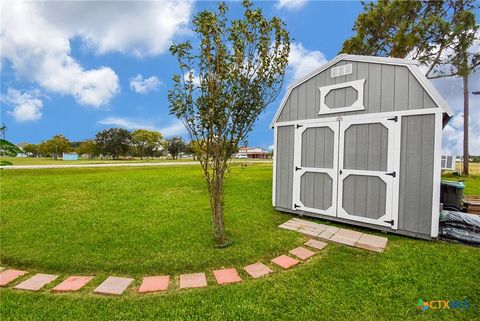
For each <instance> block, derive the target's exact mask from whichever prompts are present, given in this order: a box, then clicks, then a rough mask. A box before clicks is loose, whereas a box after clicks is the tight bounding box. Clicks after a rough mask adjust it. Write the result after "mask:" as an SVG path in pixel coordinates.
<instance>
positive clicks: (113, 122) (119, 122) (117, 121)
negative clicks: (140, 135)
mask: <svg viewBox="0 0 480 321" xmlns="http://www.w3.org/2000/svg"><path fill="white" fill-rule="evenodd" d="M99 123H100V124H102V125H107V126H116V127H122V128H126V129H148V130H158V129H157V128H155V126H154V125H153V124H151V123H148V122H143V121H136V120H132V119H129V118H124V117H107V118H105V119H102V120H100V121H99Z"/></svg>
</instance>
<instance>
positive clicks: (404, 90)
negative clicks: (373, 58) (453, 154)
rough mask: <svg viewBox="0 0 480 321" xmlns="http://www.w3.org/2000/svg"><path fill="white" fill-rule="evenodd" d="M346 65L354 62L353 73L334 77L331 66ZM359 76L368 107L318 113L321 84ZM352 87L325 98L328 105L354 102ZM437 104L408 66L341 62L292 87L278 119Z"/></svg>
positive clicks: (382, 110)
mask: <svg viewBox="0 0 480 321" xmlns="http://www.w3.org/2000/svg"><path fill="white" fill-rule="evenodd" d="M344 64H352V73H351V74H349V75H345V76H340V77H335V78H331V77H330V73H331V68H334V67H338V66H340V65H344ZM358 79H366V81H365V87H364V106H365V110H362V111H353V112H343V113H335V114H326V115H318V112H319V110H320V91H319V90H318V88H319V87H323V86H328V85H334V84H340V83H344V82H348V81H353V80H358ZM350 89H351V88H350ZM350 89H348V88H344V89H339V90H335V91H334V92H331V93H330V94H329V95H327V97H326V99H325V101H326V104H327V105H328V106H329V107H331V108H338V107H345V103H346V102H349V101H353V100H355V97H356V96H355V91H352V90H350ZM434 107H438V106H437V105H436V104H435V102H434V101H433V100H432V98H431V97H430V95H429V94H428V93H427V92H426V91H425V89H424V88H423V87H422V86H421V85H420V83H419V82H418V80H417V79H416V78H415V77H414V76H413V74H412V73H411V72H410V71H409V70H408V68H407V67H405V66H396V65H388V64H379V63H367V62H356V61H339V62H338V63H336V64H335V65H333V66H331V67H330V68H328V69H326V70H324V71H323V72H321V73H319V74H318V75H316V76H314V77H312V78H310V79H309V80H307V81H305V82H304V83H302V84H300V85H298V86H297V87H295V88H294V89H292V91H291V94H290V96H289V97H288V99H287V101H286V103H285V107H284V109H283V111H282V112H281V114H280V116H279V119H278V122H283V121H294V120H301V119H315V118H324V117H332V116H334V115H335V116H336V115H355V114H366V113H379V112H391V111H399V110H409V109H422V108H434Z"/></svg>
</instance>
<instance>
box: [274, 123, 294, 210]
mask: <svg viewBox="0 0 480 321" xmlns="http://www.w3.org/2000/svg"><path fill="white" fill-rule="evenodd" d="M277 135H278V136H277V152H278V153H277V178H276V179H277V180H276V193H277V195H276V197H275V203H276V205H277V206H278V207H283V208H291V206H292V189H293V185H292V184H293V140H294V127H293V126H280V127H278V128H277Z"/></svg>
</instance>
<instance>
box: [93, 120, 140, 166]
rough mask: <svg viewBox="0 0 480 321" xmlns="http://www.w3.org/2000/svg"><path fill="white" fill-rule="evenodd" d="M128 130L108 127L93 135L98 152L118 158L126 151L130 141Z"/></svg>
mask: <svg viewBox="0 0 480 321" xmlns="http://www.w3.org/2000/svg"><path fill="white" fill-rule="evenodd" d="M131 139H132V137H131V135H130V132H129V131H128V130H126V129H124V128H109V129H105V130H102V131H101V132H99V133H97V135H96V136H95V144H96V145H97V146H98V149H99V151H100V153H102V154H104V155H109V156H111V157H112V158H113V159H118V158H119V157H120V156H121V155H125V154H127V152H128V149H129V147H130V142H131Z"/></svg>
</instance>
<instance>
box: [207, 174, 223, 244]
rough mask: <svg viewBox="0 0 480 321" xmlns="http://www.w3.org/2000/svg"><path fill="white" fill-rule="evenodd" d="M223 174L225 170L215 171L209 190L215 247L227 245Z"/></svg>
mask: <svg viewBox="0 0 480 321" xmlns="http://www.w3.org/2000/svg"><path fill="white" fill-rule="evenodd" d="M223 173H224V170H223V168H216V169H214V170H213V173H212V178H213V179H212V181H211V183H210V184H211V186H210V188H209V192H210V206H211V209H212V222H213V232H214V238H215V246H218V247H222V246H225V245H227V239H226V236H225V224H224V222H223V183H224V180H223Z"/></svg>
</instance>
